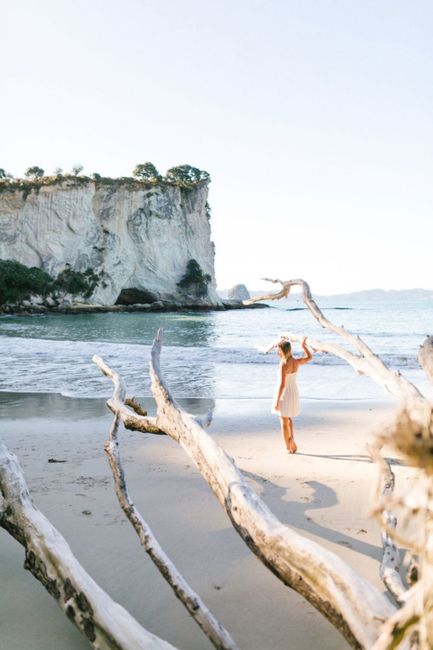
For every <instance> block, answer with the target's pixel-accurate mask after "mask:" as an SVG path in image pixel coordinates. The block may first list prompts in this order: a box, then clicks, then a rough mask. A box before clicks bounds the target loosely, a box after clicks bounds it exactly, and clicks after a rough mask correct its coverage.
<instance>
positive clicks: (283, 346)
mask: <svg viewBox="0 0 433 650" xmlns="http://www.w3.org/2000/svg"><path fill="white" fill-rule="evenodd" d="M277 347H278V349H279V350H281V352H282V353H283V354H284V358H285V359H288V358H289V357H290V356H291V355H292V345H291V343H290V341H288V340H287V339H285V340H284V341H280V343H278V346H277Z"/></svg>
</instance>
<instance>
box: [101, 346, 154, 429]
mask: <svg viewBox="0 0 433 650" xmlns="http://www.w3.org/2000/svg"><path fill="white" fill-rule="evenodd" d="M92 361H93V362H94V363H96V365H97V366H98V368H99V369H100V370H101V372H102V373H103V374H104V375H105V376H106V377H109V378H110V379H111V380H112V382H113V383H114V386H115V390H114V392H113V395H112V397H111V398H110V399H109V400H107V406H108V408H109V409H110V411H111V412H112V413H114V414H116V413H119V415H120V416H121V419H122V422H123V426H124V427H125V429H129V430H131V431H143V432H145V433H154V434H157V435H165V432H164V431H161V430H160V429H159V428H158V426H157V424H156V418H152V417H149V416H147V415H139V414H138V413H137V411H135V410H134V409H133V408H129V407H128V406H126V404H125V402H124V397H122V398H121V397H120V395H121V392H122V387H121V385H120V378H119V375H118V374H117V373H114V372H113V371H112V370H111V368H109V367H108V366H107V364H106V363H105V362H104V361H103V360H102V359H101V357H98V356H97V355H96V354H95V355H94V356H93V358H92Z"/></svg>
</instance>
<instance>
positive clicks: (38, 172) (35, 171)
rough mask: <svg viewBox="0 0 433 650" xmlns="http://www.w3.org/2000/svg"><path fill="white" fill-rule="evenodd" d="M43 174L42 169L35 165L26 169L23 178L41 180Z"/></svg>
mask: <svg viewBox="0 0 433 650" xmlns="http://www.w3.org/2000/svg"><path fill="white" fill-rule="evenodd" d="M44 174H45V172H44V170H43V169H42V167H38V166H37V165H33V167H28V169H27V170H26V173H25V176H26V177H27V178H33V179H35V178H42V176H43V175H44Z"/></svg>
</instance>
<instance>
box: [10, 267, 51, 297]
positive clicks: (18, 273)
mask: <svg viewBox="0 0 433 650" xmlns="http://www.w3.org/2000/svg"><path fill="white" fill-rule="evenodd" d="M52 288H53V278H52V277H51V276H50V275H48V273H45V271H43V270H42V269H38V268H36V267H35V266H33V267H30V268H29V267H27V266H25V265H24V264H21V263H20V262H17V261H16V260H0V305H4V304H5V303H7V302H12V303H14V302H17V301H19V300H25V299H26V298H28V297H29V296H30V295H31V294H37V295H41V296H44V295H47V294H48V293H49V292H50V291H51V290H52Z"/></svg>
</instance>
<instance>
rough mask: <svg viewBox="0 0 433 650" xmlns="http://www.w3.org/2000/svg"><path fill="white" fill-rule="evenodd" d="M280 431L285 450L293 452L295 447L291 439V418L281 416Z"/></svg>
mask: <svg viewBox="0 0 433 650" xmlns="http://www.w3.org/2000/svg"><path fill="white" fill-rule="evenodd" d="M281 432H282V434H283V438H284V442H285V445H286V449H287V451H289V452H290V453H291V454H294V453H295V452H296V450H297V447H296V443H295V441H294V439H293V423H292V418H286V417H281Z"/></svg>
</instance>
